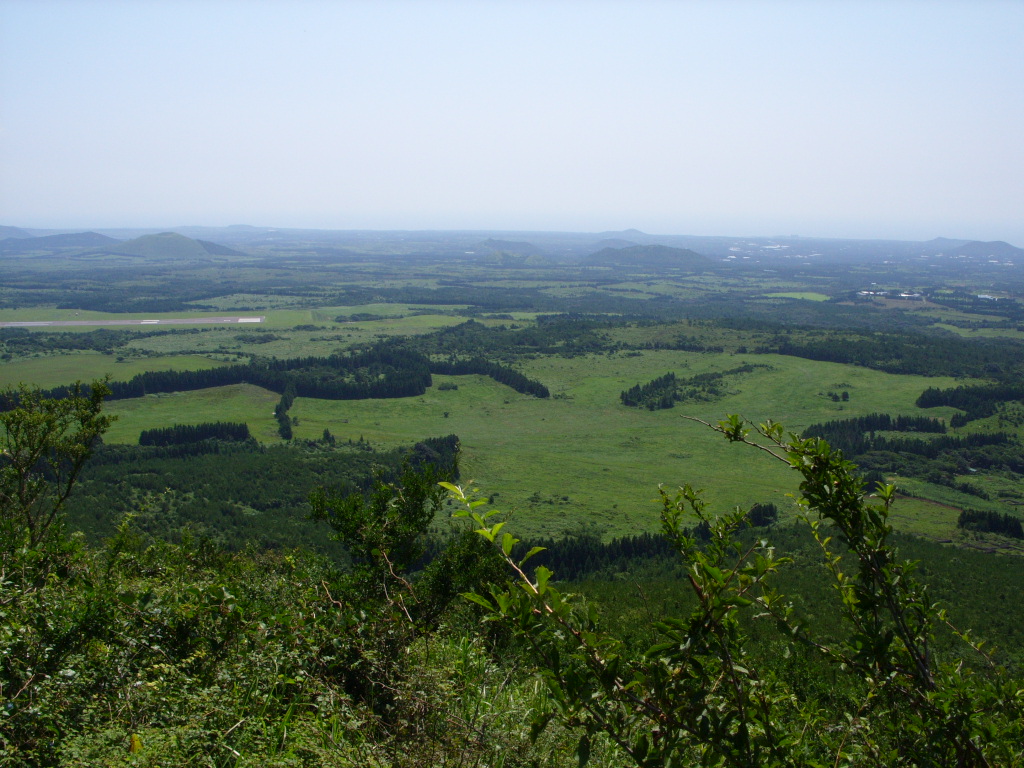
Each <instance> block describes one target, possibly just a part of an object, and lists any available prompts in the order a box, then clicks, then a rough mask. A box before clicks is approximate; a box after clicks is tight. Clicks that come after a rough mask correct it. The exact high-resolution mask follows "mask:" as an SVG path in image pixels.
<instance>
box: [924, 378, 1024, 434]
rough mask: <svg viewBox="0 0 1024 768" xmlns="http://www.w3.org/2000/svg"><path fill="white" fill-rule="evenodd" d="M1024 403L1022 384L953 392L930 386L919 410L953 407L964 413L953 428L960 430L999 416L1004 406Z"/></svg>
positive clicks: (972, 387) (954, 389)
mask: <svg viewBox="0 0 1024 768" xmlns="http://www.w3.org/2000/svg"><path fill="white" fill-rule="evenodd" d="M1022 400H1024V385H1021V384H1012V383H1011V384H965V385H961V386H959V387H952V388H950V389H939V388H938V387H928V389H926V390H925V391H924V392H922V393H921V395H920V396H919V397H918V398H917V407H918V408H937V407H939V406H943V405H945V406H950V407H952V408H959V409H960V410H961V411H964V413H962V414H956V415H955V416H954V417H953V418H952V419H951V420H950V425H951V426H953V427H960V426H963V425H964V424H967V423H969V422H972V421H977V420H978V419H984V418H987V417H988V416H992V415H994V414H995V413H996V411H997V410H998V408H999V404H1000V403H1006V402H1014V401H1016V402H1020V401H1022Z"/></svg>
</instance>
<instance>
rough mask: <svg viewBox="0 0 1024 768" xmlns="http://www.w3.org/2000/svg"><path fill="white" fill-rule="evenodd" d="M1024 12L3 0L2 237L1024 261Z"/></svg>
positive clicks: (987, 5) (936, 7)
mask: <svg viewBox="0 0 1024 768" xmlns="http://www.w3.org/2000/svg"><path fill="white" fill-rule="evenodd" d="M1021 40H1024V3H1019V2H996V1H991V2H928V3H924V2H884V3H883V2H863V3H856V4H853V3H840V2H759V3H747V2H714V3H713V2H672V3H670V2H568V1H563V2H545V3H541V2H521V3H513V2H500V1H499V2H439V1H436V0H431V1H424V2H398V1H392V2H373V3H371V2H344V3H342V2H337V3H335V2H308V1H307V2H287V3H285V2H277V1H271V2H262V3H251V2H232V1H230V0H219V1H217V2H210V1H206V0H195V1H193V2H170V1H164V2H160V1H157V0H154V1H152V2H141V3H128V2H95V1H94V0H76V1H75V2H54V1H53V0H41V1H39V0H36V1H34V2H27V1H26V0H7V1H6V2H3V3H2V4H0V223H3V224H10V225H17V226H27V227H74V226H81V227H104V226H106V227H113V226H164V225H166V226H172V225H183V224H200V225H224V224H232V223H254V224H266V225H275V226H284V227H323V228H339V229H363V228H365V229H372V228H378V229H534V230H543V229H548V230H577V231H580V230H585V231H602V230H618V229H624V228H627V227H637V228H639V229H642V230H645V231H648V232H662V233H670V232H674V233H691V234H726V233H728V234H791V233H792V234H801V235H809V236H810V235H814V236H833V237H878V238H903V239H929V238H931V237H934V236H937V235H945V236H948V237H956V238H965V239H978V240H997V239H1000V240H1007V241H1009V242H1012V243H1015V244H1024V220H1022V217H1021V215H1020V212H1021V211H1024V184H1022V181H1021V180H1022V179H1024V148H1022V142H1021V136H1024V48H1022V46H1021Z"/></svg>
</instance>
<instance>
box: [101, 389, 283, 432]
mask: <svg viewBox="0 0 1024 768" xmlns="http://www.w3.org/2000/svg"><path fill="white" fill-rule="evenodd" d="M278 400H280V395H277V394H275V393H273V392H270V391H269V390H266V389H262V388H260V387H254V386H252V385H251V384H235V385H232V386H228V387H215V388H213V389H200V390H196V391H194V392H173V393H168V394H159V395H147V396H146V397H140V398H136V399H131V400H112V401H110V402H109V403H107V406H106V409H107V412H108V413H111V414H113V415H115V416H117V421H115V422H114V424H113V426H111V428H110V431H109V432H108V433H107V434H106V436H105V437H104V439H105V440H106V441H107V442H108V443H129V444H135V443H138V441H139V434H140V433H141V432H142V431H143V430H144V429H156V428H158V427H169V426H173V425H175V424H202V423H205V422H210V421H236V422H244V423H246V424H248V425H249V431H250V432H251V433H252V435H253V437H255V438H256V439H257V440H259V441H261V442H274V441H276V440H278V439H279V438H278V435H277V420H276V419H275V418H274V406H275V405H277V401H278Z"/></svg>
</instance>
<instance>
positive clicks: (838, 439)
mask: <svg viewBox="0 0 1024 768" xmlns="http://www.w3.org/2000/svg"><path fill="white" fill-rule="evenodd" d="M852 421H856V419H854V420H852ZM928 431H935V430H928ZM803 435H804V437H820V438H822V439H824V440H826V441H828V443H829V445H831V446H833V447H834V448H838V449H839V450H841V451H843V453H845V454H846V455H847V456H850V457H856V456H860V455H863V454H865V453H869V452H872V451H886V452H893V453H912V454H915V455H917V456H923V457H925V458H928V459H935V458H938V457H939V456H941V455H943V454H945V453H964V452H967V451H969V450H971V449H976V448H982V447H986V446H1008V445H1011V444H1012V445H1014V446H1016V445H1017V444H1016V443H1015V442H1014V441H1012V440H1011V438H1010V436H1009V435H1007V434H1006V433H1004V432H995V433H992V434H976V435H942V436H940V437H934V438H930V439H923V438H914V437H887V436H884V435H878V434H876V433H874V432H864V431H863V430H862V429H860V428H858V426H857V425H856V424H853V425H851V424H847V423H846V422H844V421H830V422H827V423H826V424H812V425H811V426H809V427H808V428H807V429H805V430H804V432H803Z"/></svg>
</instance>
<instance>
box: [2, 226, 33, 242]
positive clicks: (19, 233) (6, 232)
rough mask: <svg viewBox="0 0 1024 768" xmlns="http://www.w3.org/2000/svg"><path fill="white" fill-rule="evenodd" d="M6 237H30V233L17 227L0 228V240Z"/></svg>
mask: <svg viewBox="0 0 1024 768" xmlns="http://www.w3.org/2000/svg"><path fill="white" fill-rule="evenodd" d="M8 237H32V233H31V232H26V231H25V230H24V229H19V228H18V227H6V226H0V240H3V239H5V238H8Z"/></svg>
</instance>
